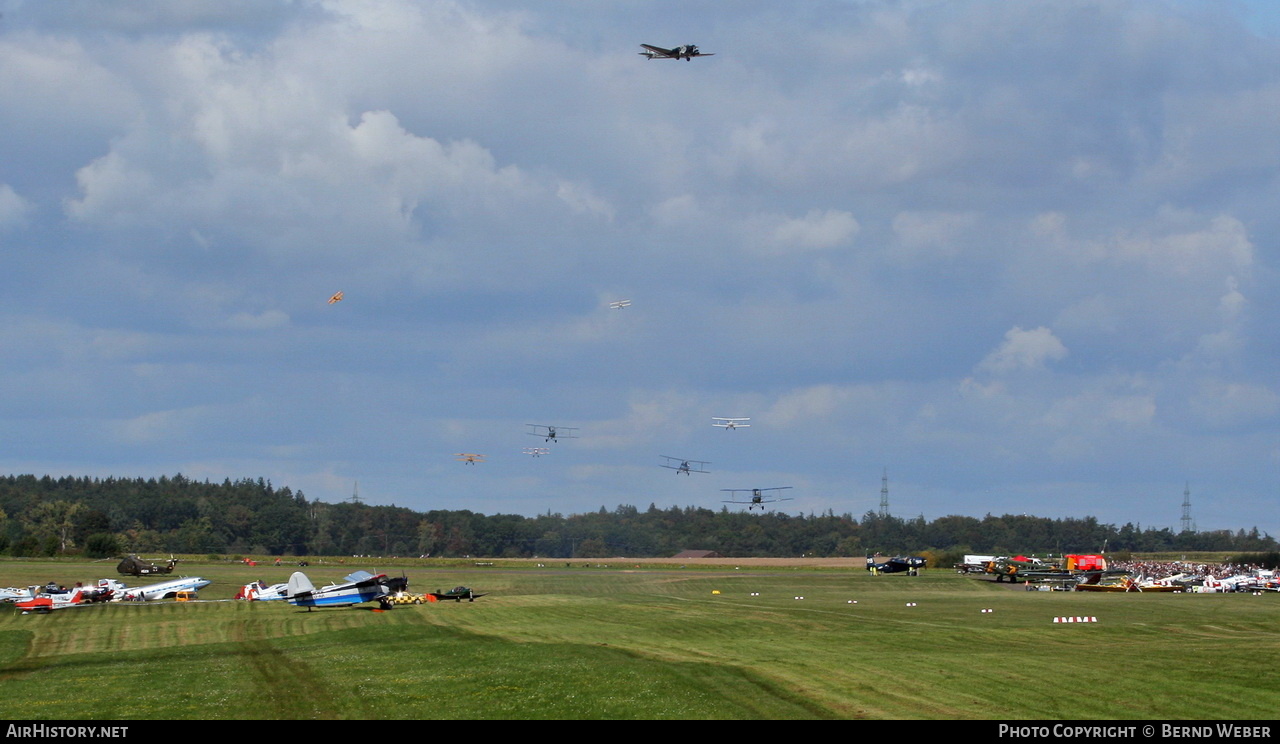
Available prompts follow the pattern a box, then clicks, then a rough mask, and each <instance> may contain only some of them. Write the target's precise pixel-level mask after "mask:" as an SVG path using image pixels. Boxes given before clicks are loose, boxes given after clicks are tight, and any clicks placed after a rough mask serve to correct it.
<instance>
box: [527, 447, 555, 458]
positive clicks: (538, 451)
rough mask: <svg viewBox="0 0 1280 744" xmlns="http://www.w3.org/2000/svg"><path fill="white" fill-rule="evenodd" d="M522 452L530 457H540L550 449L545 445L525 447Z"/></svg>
mask: <svg viewBox="0 0 1280 744" xmlns="http://www.w3.org/2000/svg"><path fill="white" fill-rule="evenodd" d="M524 453H525V454H526V455H529V456H530V457H542V456H543V455H547V454H550V453H551V450H549V449H547V448H546V447H525V448H524Z"/></svg>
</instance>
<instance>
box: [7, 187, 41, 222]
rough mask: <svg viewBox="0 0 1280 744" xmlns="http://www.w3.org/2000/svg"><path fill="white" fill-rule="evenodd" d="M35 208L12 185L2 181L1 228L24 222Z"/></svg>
mask: <svg viewBox="0 0 1280 744" xmlns="http://www.w3.org/2000/svg"><path fill="white" fill-rule="evenodd" d="M33 208H34V205H33V204H32V203H31V202H29V201H27V200H26V199H24V198H22V196H21V195H20V194H18V192H16V191H14V190H13V187H12V186H10V185H9V184H7V183H0V229H2V228H6V227H10V226H18V225H20V224H22V223H23V222H25V221H26V216H27V215H28V214H29V213H30V212H31V210H32V209H33Z"/></svg>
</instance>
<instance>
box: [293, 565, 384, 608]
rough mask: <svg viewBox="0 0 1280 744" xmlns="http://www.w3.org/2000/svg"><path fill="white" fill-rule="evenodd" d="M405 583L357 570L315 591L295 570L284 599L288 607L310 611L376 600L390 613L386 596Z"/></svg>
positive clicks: (304, 575) (300, 573)
mask: <svg viewBox="0 0 1280 744" xmlns="http://www.w3.org/2000/svg"><path fill="white" fill-rule="evenodd" d="M408 583H409V582H408V581H407V580H399V579H388V578H387V575H386V574H378V575H377V576H374V575H373V574H371V573H369V572H368V571H356V572H355V573H352V574H349V575H348V576H347V577H346V579H344V580H343V583H341V584H330V585H328V586H325V587H322V588H320V589H317V588H316V587H315V585H314V584H312V583H311V579H308V578H307V575H306V574H304V573H302V572H301V571H295V572H294V574H293V575H292V576H290V577H289V586H288V587H287V588H286V589H285V597H284V598H285V599H286V600H288V601H289V604H291V605H295V606H297V607H306V608H307V611H310V610H311V609H312V608H314V607H349V606H351V605H355V604H361V603H363V602H373V601H377V602H378V603H379V604H380V605H381V606H382V609H384V610H389V609H391V607H392V603H391V601H390V600H388V599H387V597H388V595H390V594H393V593H395V592H396V591H397V586H396V585H400V586H399V588H400V589H403V588H404V586H405V585H407V584H408Z"/></svg>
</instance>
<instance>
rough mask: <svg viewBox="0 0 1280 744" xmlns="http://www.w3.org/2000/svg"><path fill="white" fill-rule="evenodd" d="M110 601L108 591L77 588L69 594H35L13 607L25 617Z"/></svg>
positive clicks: (109, 592) (109, 591)
mask: <svg viewBox="0 0 1280 744" xmlns="http://www.w3.org/2000/svg"><path fill="white" fill-rule="evenodd" d="M109 599H111V590H110V589H86V588H84V587H77V588H75V589H72V590H71V591H69V592H56V593H53V594H37V595H36V596H34V597H32V598H31V599H26V600H23V601H21V602H15V603H14V606H15V607H17V608H18V609H20V610H22V613H23V614H24V615H25V614H26V613H28V612H40V613H44V612H52V611H54V610H65V609H68V608H71V607H84V606H86V605H91V604H97V603H98V602H106V601H107V600H109Z"/></svg>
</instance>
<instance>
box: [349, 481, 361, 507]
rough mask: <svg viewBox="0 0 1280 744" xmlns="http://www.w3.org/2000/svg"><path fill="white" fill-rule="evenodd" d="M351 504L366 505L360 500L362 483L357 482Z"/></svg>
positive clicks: (352, 493)
mask: <svg viewBox="0 0 1280 744" xmlns="http://www.w3.org/2000/svg"><path fill="white" fill-rule="evenodd" d="M351 503H353V504H362V503H364V502H363V501H361V500H360V481H356V485H355V489H354V490H353V491H352V492H351Z"/></svg>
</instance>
